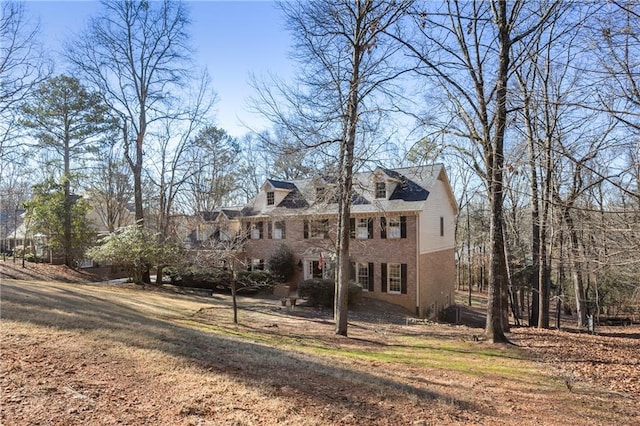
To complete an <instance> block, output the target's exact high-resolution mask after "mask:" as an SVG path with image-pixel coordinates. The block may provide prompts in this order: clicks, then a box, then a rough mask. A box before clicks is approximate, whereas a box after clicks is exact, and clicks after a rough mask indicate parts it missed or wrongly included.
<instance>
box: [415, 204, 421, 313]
mask: <svg viewBox="0 0 640 426" xmlns="http://www.w3.org/2000/svg"><path fill="white" fill-rule="evenodd" d="M416 315H417V316H418V317H420V316H421V314H420V213H418V214H417V215H416Z"/></svg>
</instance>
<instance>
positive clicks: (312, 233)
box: [304, 219, 329, 239]
mask: <svg viewBox="0 0 640 426" xmlns="http://www.w3.org/2000/svg"><path fill="white" fill-rule="evenodd" d="M328 233H329V220H328V219H320V220H309V221H306V220H305V221H304V238H305V239H307V238H311V239H323V238H327V236H328V235H327V234H328Z"/></svg>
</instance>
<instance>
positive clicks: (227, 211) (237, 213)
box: [222, 209, 242, 219]
mask: <svg viewBox="0 0 640 426" xmlns="http://www.w3.org/2000/svg"><path fill="white" fill-rule="evenodd" d="M222 213H224V214H225V215H226V216H227V217H228V218H229V219H233V218H234V217H238V216H242V212H241V211H240V210H231V209H222Z"/></svg>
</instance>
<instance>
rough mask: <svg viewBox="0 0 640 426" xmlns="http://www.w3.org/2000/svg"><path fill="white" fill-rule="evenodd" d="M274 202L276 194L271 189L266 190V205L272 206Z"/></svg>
mask: <svg viewBox="0 0 640 426" xmlns="http://www.w3.org/2000/svg"><path fill="white" fill-rule="evenodd" d="M275 203H276V195H275V193H274V192H273V191H268V192H267V205H268V206H273V205H274V204H275Z"/></svg>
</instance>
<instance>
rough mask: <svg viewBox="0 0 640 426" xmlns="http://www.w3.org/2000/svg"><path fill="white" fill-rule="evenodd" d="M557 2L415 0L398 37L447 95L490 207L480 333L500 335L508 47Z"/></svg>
mask: <svg viewBox="0 0 640 426" xmlns="http://www.w3.org/2000/svg"><path fill="white" fill-rule="evenodd" d="M558 4H559V2H557V1H548V2H547V1H540V2H535V3H528V2H525V1H514V2H507V1H505V0H494V1H470V2H460V1H457V0H449V1H446V2H445V3H444V6H442V8H440V7H439V6H437V5H434V4H430V5H431V6H432V7H433V9H430V8H429V4H427V5H424V4H421V5H419V6H418V9H417V10H416V11H415V14H414V17H415V23H416V25H415V30H416V32H417V36H416V38H415V39H413V40H405V41H404V43H405V45H406V47H407V48H408V50H409V52H410V54H411V55H413V56H414V57H415V58H416V59H417V61H418V64H419V67H418V72H419V73H420V74H421V75H423V76H424V77H425V78H426V79H429V80H435V81H436V82H437V84H438V87H439V88H440V89H442V90H444V92H445V93H446V95H447V98H446V105H445V107H446V108H447V110H448V111H450V112H451V113H452V115H453V117H454V118H455V119H454V120H453V121H447V122H446V123H445V124H444V125H443V126H442V127H443V128H444V131H445V132H447V133H449V134H450V135H451V136H452V137H456V136H457V137H460V138H464V139H466V140H468V141H470V142H471V144H472V145H471V146H472V150H475V152H477V153H479V158H481V160H482V164H480V163H476V170H477V171H478V172H479V174H480V175H481V176H483V177H484V179H486V181H487V186H488V187H489V200H490V211H491V224H490V240H491V262H490V265H491V267H490V285H489V302H488V306H487V325H486V330H485V333H486V335H487V338H488V339H489V340H490V341H493V342H504V341H507V339H506V336H505V334H504V331H505V329H506V328H507V327H508V323H506V321H505V320H506V312H507V298H506V260H505V250H504V236H503V225H504V218H503V189H504V188H503V185H504V180H503V175H504V168H505V167H504V166H505V164H504V149H505V134H506V130H507V123H508V119H509V116H510V112H509V110H508V108H507V105H508V83H509V79H510V77H511V75H512V72H513V68H514V66H516V65H517V61H515V60H514V57H513V48H514V46H516V45H518V44H519V43H530V41H531V39H532V38H533V36H534V35H535V34H537V33H538V32H539V30H540V29H541V28H542V27H543V26H544V24H545V23H546V22H547V21H548V20H549V19H550V17H551V15H552V13H553V11H554V10H555V9H556V8H557V7H558Z"/></svg>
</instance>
